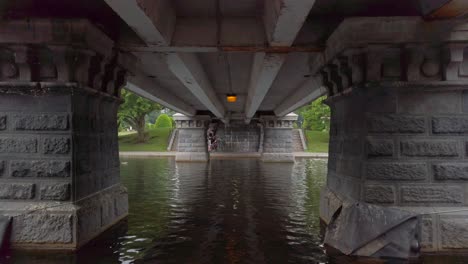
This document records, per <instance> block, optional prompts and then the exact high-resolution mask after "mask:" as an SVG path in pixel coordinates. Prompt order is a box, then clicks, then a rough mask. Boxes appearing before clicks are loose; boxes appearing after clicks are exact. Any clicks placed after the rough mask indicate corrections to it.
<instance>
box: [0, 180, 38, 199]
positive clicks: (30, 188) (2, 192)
mask: <svg viewBox="0 0 468 264" xmlns="http://www.w3.org/2000/svg"><path fill="white" fill-rule="evenodd" d="M32 198H34V184H32V183H0V199H13V200H27V199H32Z"/></svg>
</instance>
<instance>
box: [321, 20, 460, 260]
mask: <svg viewBox="0 0 468 264" xmlns="http://www.w3.org/2000/svg"><path fill="white" fill-rule="evenodd" d="M366 25H367V24H366ZM402 25H403V24H402ZM421 25H422V27H424V24H421ZM360 26H361V25H360V24H359V26H358V27H357V28H359V27H360ZM418 26H419V25H418ZM433 26H434V25H433ZM434 27H435V28H436V26H434ZM347 28H348V29H349V30H350V31H353V32H359V31H358V30H357V29H356V28H354V29H353V27H351V26H349V25H348V26H347ZM390 28H392V27H390ZM418 30H419V29H417V30H416V29H414V32H419V31H418ZM421 30H422V29H421ZM447 31H448V32H450V30H447ZM339 32H341V33H339V34H345V33H344V32H348V31H339ZM394 32H396V31H394ZM426 33H427V32H426ZM337 34H338V33H337ZM346 34H347V33H346ZM368 34H371V35H372V32H369V33H368ZM379 34H380V39H381V40H382V39H385V41H391V38H390V37H387V38H382V32H379ZM416 35H417V34H416ZM411 36H412V35H411ZM454 36H455V35H454ZM456 36H459V35H456ZM335 38H337V36H332V37H331V39H332V40H333V39H335ZM399 40H400V41H401V39H399ZM342 41H343V40H342ZM408 41H409V40H408ZM343 43H347V42H346V41H343ZM359 45H360V48H359V49H356V45H355V46H354V47H353V49H344V50H341V51H340V52H338V53H336V54H335V53H333V52H335V51H336V50H335V51H333V52H330V54H334V56H330V58H334V59H332V60H331V61H329V62H327V63H326V64H325V65H324V68H323V69H322V70H320V71H319V72H320V74H321V76H320V77H322V80H323V84H324V85H325V86H327V87H328V89H329V98H328V99H327V103H328V104H329V105H330V108H331V128H330V149H329V163H328V176H327V184H326V187H325V188H324V190H323V192H322V197H321V210H320V211H321V212H320V217H321V220H322V221H323V222H324V223H325V225H328V228H327V232H326V235H325V243H326V244H327V243H329V245H330V246H336V247H337V248H338V249H339V250H342V251H343V252H345V253H346V254H351V255H366V256H374V257H381V256H387V257H408V256H409V255H411V254H413V253H418V252H438V253H440V252H444V251H453V250H468V228H467V226H468V199H467V198H468V159H467V157H468V152H467V149H468V141H467V140H466V136H467V135H468V78H467V76H466V75H465V74H464V72H465V67H464V66H465V64H466V59H465V58H464V56H463V54H464V53H465V54H466V51H468V43H467V42H464V43H457V44H453V45H452V44H447V43H438V42H436V41H435V42H434V43H431V42H426V43H419V44H414V43H408V44H401V43H400V44H399V45H398V46H394V45H390V44H386V45H383V44H382V45H379V46H375V45H367V44H365V43H362V40H361V42H360V44H359ZM359 208H361V209H359ZM362 208H365V209H362ZM365 210H368V211H367V213H363V212H364V211H365ZM359 214H361V215H360V216H361V218H359V220H356V219H357V218H355V219H354V220H356V221H354V220H353V217H356V216H357V215H359ZM398 221H401V222H398ZM363 223H370V224H368V225H366V224H363ZM389 223H391V226H392V229H389V228H388V227H389V226H386V227H385V224H387V225H390V224H389ZM379 225H380V227H382V229H379V228H377V227H378V226H379ZM384 227H385V228H384ZM345 230H348V231H345ZM349 230H353V232H354V233H355V234H361V236H354V235H352V234H349ZM372 232H374V233H372ZM345 233H347V234H346V235H345ZM366 236H367V238H368V240H366V241H362V240H363V237H366ZM359 239H361V241H358V240H359ZM358 242H359V243H358ZM344 245H348V246H349V245H357V246H356V248H346V246H344ZM396 248H398V249H397V250H395V249H396ZM344 249H346V250H344ZM411 252H412V253H411Z"/></svg>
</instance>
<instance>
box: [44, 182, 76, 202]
mask: <svg viewBox="0 0 468 264" xmlns="http://www.w3.org/2000/svg"><path fill="white" fill-rule="evenodd" d="M40 199H41V200H55V201H66V200H69V199H70V184H68V183H57V184H44V185H42V186H41V189H40Z"/></svg>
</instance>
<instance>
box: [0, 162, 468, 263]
mask: <svg viewBox="0 0 468 264" xmlns="http://www.w3.org/2000/svg"><path fill="white" fill-rule="evenodd" d="M121 168H122V170H121V175H122V182H123V184H124V185H125V186H126V187H127V188H128V194H129V203H130V214H129V217H128V219H127V221H126V222H124V223H122V224H120V225H119V226H117V227H115V228H113V229H111V230H109V231H108V232H107V233H106V234H105V235H103V236H102V237H101V238H100V239H99V240H97V241H94V242H92V243H90V244H89V245H88V246H87V247H85V248H83V249H82V250H80V251H79V252H78V253H75V254H63V253H57V252H56V253H51V252H47V253H37V252H24V251H18V252H13V253H10V254H9V255H8V256H4V258H3V259H2V258H0V263H2V262H4V263H15V264H17V263H18V264H59V263H60V264H62V263H65V264H77V263H79V264H81V263H86V264H87V263H93V264H94V263H97V264H101V263H102V264H107V263H259V264H261V263H338V264H341V263H385V262H382V261H379V262H375V261H365V260H362V259H360V260H353V259H348V258H346V259H345V258H340V257H334V258H333V259H331V258H330V257H327V256H326V255H325V253H324V250H323V248H322V247H321V242H320V236H319V233H320V232H319V215H318V210H319V209H318V205H319V193H320V189H321V187H322V186H323V185H324V183H325V177H326V160H311V159H304V160H298V161H297V162H296V163H295V164H294V165H293V164H274V163H262V162H260V161H257V160H248V159H245V160H213V161H211V162H210V163H175V162H174V160H173V159H172V158H162V159H141V158H140V159H123V160H122V166H121ZM422 261H423V262H424V263H430V264H436V263H437V264H438V263H468V262H467V261H466V258H461V257H441V258H439V257H438V258H431V259H428V258H426V259H423V260H422ZM388 263H395V262H388ZM400 263H401V262H400Z"/></svg>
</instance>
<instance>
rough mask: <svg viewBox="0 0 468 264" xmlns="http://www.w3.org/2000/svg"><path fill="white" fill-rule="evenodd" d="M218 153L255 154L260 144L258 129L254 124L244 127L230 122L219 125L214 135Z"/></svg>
mask: <svg viewBox="0 0 468 264" xmlns="http://www.w3.org/2000/svg"><path fill="white" fill-rule="evenodd" d="M216 137H217V138H218V142H219V143H218V150H217V151H218V152H257V151H258V147H259V143H260V128H259V127H258V125H257V124H256V123H252V124H249V125H245V124H243V123H240V122H239V123H235V122H231V124H229V126H223V125H221V126H220V127H219V128H218V130H217V133H216Z"/></svg>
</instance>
